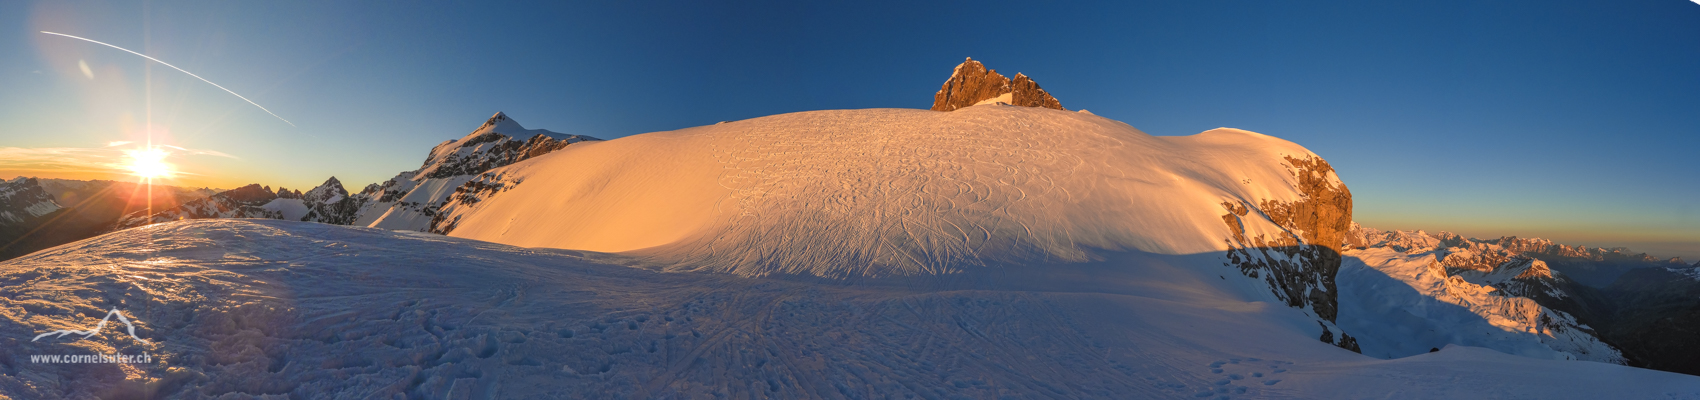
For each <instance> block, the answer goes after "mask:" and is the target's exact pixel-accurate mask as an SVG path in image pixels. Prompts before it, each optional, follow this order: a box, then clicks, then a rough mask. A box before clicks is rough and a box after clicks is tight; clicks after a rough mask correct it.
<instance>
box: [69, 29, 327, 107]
mask: <svg viewBox="0 0 1700 400" xmlns="http://www.w3.org/2000/svg"><path fill="white" fill-rule="evenodd" d="M41 33H45V34H49V35H56V36H64V37H68V38H72V39H77V40H82V41H86V42H90V43H94V44H98V45H102V46H106V47H111V48H114V49H119V50H123V51H124V52H127V53H130V54H135V55H138V56H142V58H146V59H149V60H153V62H156V63H160V65H164V66H167V67H171V69H175V70H177V71H178V72H182V73H185V74H189V76H193V77H195V79H200V80H201V82H206V83H207V84H208V85H213V87H217V88H219V89H221V90H224V92H225V93H230V95H232V96H236V98H239V99H242V101H246V102H248V104H253V105H254V107H259V108H260V111H265V112H266V114H271V115H272V116H273V117H277V119H278V120H281V121H283V123H285V124H289V126H295V123H294V122H289V120H287V119H283V117H279V116H278V115H277V113H273V112H272V110H267V109H266V107H265V106H262V105H260V103H255V102H254V101H253V100H248V98H247V97H242V95H240V94H236V92H234V91H231V90H230V89H225V88H224V86H219V84H217V83H213V81H209V80H207V78H202V77H201V76H200V75H195V73H193V72H189V71H187V70H184V69H182V68H177V66H176V65H171V63H167V62H164V61H160V60H159V59H158V58H153V57H148V55H147V54H142V53H137V52H134V51H131V50H130V49H126V48H123V47H118V46H113V45H111V44H108V43H106V42H102V41H98V40H94V39H89V38H84V37H76V36H71V35H66V34H63V33H57V32H48V31H41ZM77 62H78V63H82V61H81V60H79V61H77ZM82 69H83V73H85V74H89V79H94V75H93V72H91V71H89V69H88V65H86V64H84V65H82Z"/></svg>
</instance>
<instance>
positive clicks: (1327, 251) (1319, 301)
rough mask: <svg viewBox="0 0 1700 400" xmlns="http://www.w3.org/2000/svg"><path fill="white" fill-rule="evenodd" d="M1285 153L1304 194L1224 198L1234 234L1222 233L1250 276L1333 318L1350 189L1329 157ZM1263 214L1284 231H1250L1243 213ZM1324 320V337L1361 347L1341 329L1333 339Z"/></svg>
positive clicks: (1232, 257) (1232, 258)
mask: <svg viewBox="0 0 1700 400" xmlns="http://www.w3.org/2000/svg"><path fill="white" fill-rule="evenodd" d="M1286 159H1287V163H1288V164H1289V165H1288V167H1290V168H1289V171H1292V173H1293V174H1294V177H1295V178H1297V180H1298V183H1299V189H1300V193H1302V194H1303V196H1302V197H1301V199H1300V200H1298V201H1293V202H1286V201H1272V200H1262V201H1260V202H1259V203H1258V204H1256V205H1253V204H1249V203H1246V202H1241V203H1238V204H1235V203H1232V202H1224V203H1222V208H1224V209H1226V210H1227V213H1226V214H1223V215H1222V222H1223V223H1224V224H1227V226H1228V230H1229V231H1230V232H1232V234H1233V237H1230V238H1226V239H1224V240H1225V241H1226V242H1227V243H1228V247H1229V250H1228V254H1227V256H1228V263H1229V264H1230V265H1233V266H1236V267H1238V268H1239V269H1240V272H1241V273H1243V274H1245V275H1246V276H1248V277H1251V278H1253V279H1263V281H1264V283H1266V284H1268V285H1269V288H1270V290H1271V291H1273V292H1274V293H1275V296H1276V297H1277V298H1279V299H1281V300H1282V301H1285V302H1286V303H1287V305H1288V306H1290V307H1295V308H1301V309H1302V308H1308V309H1310V310H1311V311H1313V312H1315V313H1316V316H1317V317H1318V318H1321V319H1323V320H1326V321H1328V322H1334V320H1335V318H1336V317H1338V316H1339V309H1340V307H1339V304H1340V302H1339V291H1338V287H1337V285H1336V284H1335V276H1336V275H1337V274H1338V273H1339V271H1340V261H1341V259H1340V250H1341V247H1342V246H1343V245H1344V244H1345V242H1346V238H1347V236H1348V235H1347V234H1348V233H1349V232H1350V230H1351V225H1352V192H1351V191H1349V190H1347V189H1346V186H1345V184H1344V183H1339V184H1336V182H1338V180H1337V179H1334V178H1332V172H1333V171H1334V168H1333V167H1332V166H1330V165H1328V162H1327V161H1323V160H1322V159H1320V158H1303V159H1300V158H1295V157H1291V156H1288V157H1287V158H1286ZM1252 211H1258V212H1257V213H1253V212H1252ZM1265 217H1266V218H1268V219H1269V221H1270V222H1273V223H1275V224H1276V225H1278V226H1281V227H1282V228H1285V232H1283V234H1282V235H1279V236H1276V237H1266V236H1265V235H1262V234H1259V235H1257V236H1247V235H1246V229H1245V218H1265ZM1318 323H1319V324H1321V321H1318ZM1322 325H1323V332H1324V335H1323V337H1324V339H1325V340H1324V341H1327V342H1329V343H1333V344H1335V345H1336V346H1340V347H1341V348H1345V349H1348V350H1352V351H1360V352H1361V350H1359V349H1358V345H1357V339H1355V338H1353V337H1351V336H1350V335H1347V334H1346V333H1345V332H1343V331H1342V332H1340V335H1339V339H1338V340H1337V341H1336V340H1333V339H1334V335H1333V334H1332V333H1329V331H1328V325H1327V324H1322Z"/></svg>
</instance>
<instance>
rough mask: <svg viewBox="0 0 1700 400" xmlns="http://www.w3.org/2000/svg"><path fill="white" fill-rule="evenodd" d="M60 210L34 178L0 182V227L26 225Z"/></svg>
mask: <svg viewBox="0 0 1700 400" xmlns="http://www.w3.org/2000/svg"><path fill="white" fill-rule="evenodd" d="M60 208H61V207H60V206H59V203H57V202H55V201H54V200H53V194H51V193H48V192H47V190H44V189H42V187H41V183H40V182H39V181H37V180H36V179H35V178H25V177H21V176H20V177H17V178H16V179H12V180H10V181H0V225H16V226H22V225H26V224H29V223H31V222H32V221H34V220H35V219H36V218H40V217H41V216H43V215H47V214H50V213H52V212H54V211H59V209H60Z"/></svg>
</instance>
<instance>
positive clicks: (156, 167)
mask: <svg viewBox="0 0 1700 400" xmlns="http://www.w3.org/2000/svg"><path fill="white" fill-rule="evenodd" d="M124 156H125V157H128V158H129V159H130V163H129V164H127V165H125V166H124V169H128V170H130V175H135V176H138V177H142V178H147V179H154V178H170V177H171V176H172V175H174V174H175V173H176V171H173V170H172V169H171V167H172V165H171V163H167V162H165V158H166V157H169V156H171V153H170V152H167V151H165V150H160V149H159V148H158V147H147V148H141V149H136V150H125V151H124Z"/></svg>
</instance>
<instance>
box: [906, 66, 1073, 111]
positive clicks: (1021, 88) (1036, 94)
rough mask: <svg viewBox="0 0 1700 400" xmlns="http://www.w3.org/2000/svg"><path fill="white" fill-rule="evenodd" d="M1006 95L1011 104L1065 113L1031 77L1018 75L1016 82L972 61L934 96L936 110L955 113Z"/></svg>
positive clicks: (957, 70)
mask: <svg viewBox="0 0 1700 400" xmlns="http://www.w3.org/2000/svg"><path fill="white" fill-rule="evenodd" d="M1005 94H1009V95H1010V104H1011V105H1017V106H1022V107H1043V108H1051V109H1057V110H1064V108H1063V107H1062V103H1060V102H1058V101H1057V99H1056V98H1054V97H1051V94H1050V93H1046V92H1045V90H1044V89H1040V88H1039V84H1038V83H1037V82H1033V79H1031V78H1028V77H1027V75H1022V74H1015V80H1014V81H1013V82H1012V81H1010V79H1009V78H1006V77H1004V76H1003V74H999V73H998V71H996V70H991V69H986V66H985V64H981V63H980V62H979V61H974V59H973V58H969V59H968V60H967V61H963V62H962V64H961V65H957V66H956V71H955V72H954V73H952V74H951V75H950V79H949V80H946V81H945V82H944V86H943V87H940V88H939V91H938V93H936V94H933V111H955V110H956V109H959V108H963V107H968V106H972V105H974V104H977V103H979V102H981V101H985V100H989V99H994V98H997V97H998V96H1003V95H1005Z"/></svg>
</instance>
